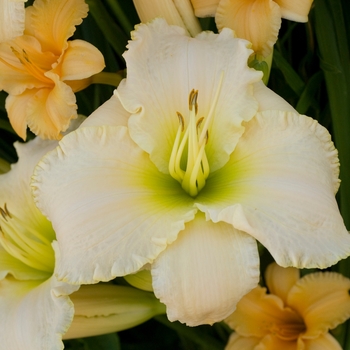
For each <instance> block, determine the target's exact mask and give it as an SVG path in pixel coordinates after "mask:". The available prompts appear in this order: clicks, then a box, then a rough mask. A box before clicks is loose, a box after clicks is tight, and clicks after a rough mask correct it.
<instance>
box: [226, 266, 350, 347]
mask: <svg viewBox="0 0 350 350" xmlns="http://www.w3.org/2000/svg"><path fill="white" fill-rule="evenodd" d="M265 277H266V284H267V287H268V289H269V291H270V294H267V293H266V288H262V287H256V288H255V289H253V290H252V291H251V292H250V293H248V294H247V295H245V296H244V297H243V298H242V299H241V301H240V302H239V303H238V304H237V309H236V311H235V312H234V313H233V314H232V315H231V316H229V317H228V318H227V319H226V322H227V323H228V324H229V326H230V327H231V328H232V329H234V330H235V333H233V334H232V335H231V337H230V340H229V343H228V344H227V347H226V350H241V349H245V350H260V349H265V350H280V349H284V350H306V349H323V350H341V347H340V345H339V343H338V342H337V341H336V340H335V338H334V337H333V336H332V335H330V334H329V333H328V331H329V330H330V329H333V328H335V327H336V326H338V325H339V324H341V323H343V322H344V321H345V320H346V319H347V318H349V317H350V296H349V289H350V280H349V279H348V278H346V277H344V276H342V275H341V274H339V273H335V272H317V273H311V274H308V275H306V276H304V277H302V278H300V276H299V270H298V269H296V268H293V267H289V268H282V267H280V266H278V265H277V264H275V263H273V264H271V265H269V266H268V268H267V270H266V276H265Z"/></svg>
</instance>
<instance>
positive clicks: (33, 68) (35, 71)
mask: <svg viewBox="0 0 350 350" xmlns="http://www.w3.org/2000/svg"><path fill="white" fill-rule="evenodd" d="M11 50H12V52H13V54H14V55H15V56H16V57H17V58H18V60H19V61H20V62H21V63H22V64H23V66H24V67H25V68H26V69H27V71H28V73H29V74H31V75H32V76H33V77H35V78H36V79H38V80H40V81H42V82H43V83H47V84H50V85H53V81H52V80H51V79H49V78H48V77H46V76H45V75H44V73H45V71H44V70H43V69H41V68H40V67H38V66H37V65H36V64H34V63H33V62H31V60H30V59H29V56H28V54H27V52H26V51H25V50H23V49H22V54H21V53H20V52H19V51H18V50H16V49H15V48H14V47H13V46H11Z"/></svg>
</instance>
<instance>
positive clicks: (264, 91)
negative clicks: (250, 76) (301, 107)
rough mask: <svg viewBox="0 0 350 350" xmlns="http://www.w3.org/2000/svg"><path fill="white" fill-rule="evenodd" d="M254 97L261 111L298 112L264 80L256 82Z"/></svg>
mask: <svg viewBox="0 0 350 350" xmlns="http://www.w3.org/2000/svg"><path fill="white" fill-rule="evenodd" d="M254 97H255V98H256V100H257V101H258V103H259V109H258V111H259V112H263V111H268V110H276V111H286V112H296V110H295V109H294V108H293V107H292V106H291V105H290V104H289V103H288V102H287V101H286V100H284V99H283V98H282V97H281V96H279V95H277V94H276V93H275V92H273V91H272V90H271V89H269V88H268V87H267V86H266V85H265V84H264V83H263V82H262V81H258V82H257V83H255V84H254Z"/></svg>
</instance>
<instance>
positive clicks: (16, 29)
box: [0, 0, 27, 42]
mask: <svg viewBox="0 0 350 350" xmlns="http://www.w3.org/2000/svg"><path fill="white" fill-rule="evenodd" d="M25 1H27V0H1V1H0V42H3V41H8V40H12V39H14V38H15V37H16V36H20V35H22V34H23V30H24V2H25Z"/></svg>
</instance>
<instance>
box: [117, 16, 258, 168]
mask: <svg viewBox="0 0 350 350" xmlns="http://www.w3.org/2000/svg"><path fill="white" fill-rule="evenodd" d="M247 45H248V43H247V42H246V41H245V40H240V39H236V38H234V37H233V33H232V31H231V30H229V29H227V30H223V31H222V33H221V34H219V35H216V34H213V33H211V34H208V33H204V34H200V35H199V36H197V37H196V38H189V37H187V36H185V35H184V34H183V31H182V30H181V29H180V28H179V27H175V26H168V25H167V24H166V23H165V21H164V20H161V19H157V20H154V21H153V22H152V23H150V24H149V25H144V24H141V25H139V26H138V27H137V30H136V31H135V32H133V41H131V42H130V43H129V45H128V48H129V50H128V51H127V52H126V53H125V54H124V57H125V60H126V62H127V68H128V75H127V79H125V80H124V81H123V82H122V83H121V84H120V85H119V87H118V89H117V94H118V96H119V97H120V100H121V103H122V104H123V106H124V107H125V109H126V110H127V111H129V112H130V113H133V115H132V116H131V117H130V119H129V129H130V134H131V136H132V138H133V140H134V141H135V142H136V143H137V144H138V145H139V146H140V147H141V148H142V149H143V150H145V151H146V152H148V153H149V154H150V156H151V159H152V161H153V162H154V163H155V164H156V166H157V167H158V169H160V170H161V171H162V172H164V173H168V163H169V159H170V154H171V150H172V148H173V143H174V140H175V135H176V132H177V130H178V127H179V120H178V117H177V114H176V112H179V113H181V114H182V116H183V117H184V119H185V125H186V126H187V123H188V116H189V107H188V96H189V93H190V91H191V90H192V89H197V90H198V116H203V117H204V118H205V117H206V116H207V115H208V113H209V110H210V106H211V105H212V104H213V100H214V96H215V94H216V92H217V90H218V87H219V81H220V77H221V74H222V73H223V82H222V86H221V92H220V95H219V100H218V102H217V106H216V109H215V116H214V123H213V125H212V126H211V128H210V136H209V141H208V144H207V147H206V150H207V151H206V152H207V156H208V159H209V163H210V165H211V169H212V170H215V169H217V168H220V167H221V166H222V165H223V164H225V162H227V160H228V158H229V154H230V153H231V152H232V150H233V149H234V147H235V145H236V143H237V141H238V139H239V137H240V135H241V134H242V132H243V128H242V127H241V123H242V121H243V120H250V119H251V118H252V117H253V116H254V114H255V113H256V111H257V108H258V106H257V103H256V101H255V99H254V98H253V96H252V95H253V87H252V84H253V83H254V82H256V81H258V80H260V79H261V72H257V71H254V70H252V69H250V68H248V67H247V59H248V57H249V55H250V54H251V50H249V49H248V48H247Z"/></svg>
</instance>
